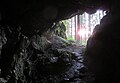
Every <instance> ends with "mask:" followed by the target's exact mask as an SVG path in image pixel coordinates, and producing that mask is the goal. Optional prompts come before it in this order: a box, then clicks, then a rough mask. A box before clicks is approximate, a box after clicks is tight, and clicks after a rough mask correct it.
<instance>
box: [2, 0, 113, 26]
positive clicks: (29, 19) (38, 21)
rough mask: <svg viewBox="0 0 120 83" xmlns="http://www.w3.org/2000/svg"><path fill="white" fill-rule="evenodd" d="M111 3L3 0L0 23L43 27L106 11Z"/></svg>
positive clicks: (101, 1)
mask: <svg viewBox="0 0 120 83" xmlns="http://www.w3.org/2000/svg"><path fill="white" fill-rule="evenodd" d="M111 3H112V0H3V1H0V14H1V19H0V21H1V23H3V24H4V23H5V24H14V25H17V24H18V25H19V24H20V25H21V24H22V25H38V26H42V27H43V26H44V25H46V23H53V22H57V21H60V20H62V19H67V18H69V17H72V16H74V15H76V14H82V13H84V12H87V13H90V14H91V13H94V12H95V11H96V10H97V9H103V10H106V9H108V8H109V7H110V5H111Z"/></svg>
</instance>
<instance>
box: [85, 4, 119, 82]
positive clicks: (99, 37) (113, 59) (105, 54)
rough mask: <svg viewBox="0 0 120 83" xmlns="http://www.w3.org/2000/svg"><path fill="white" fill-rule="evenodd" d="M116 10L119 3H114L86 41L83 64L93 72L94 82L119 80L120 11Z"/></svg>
mask: <svg viewBox="0 0 120 83" xmlns="http://www.w3.org/2000/svg"><path fill="white" fill-rule="evenodd" d="M118 11H119V5H118V4H114V6H113V7H112V8H111V9H110V10H109V12H107V15H106V16H104V17H103V19H102V20H101V22H100V25H97V27H96V28H95V31H94V33H93V35H92V36H91V37H90V38H89V39H88V42H87V47H86V52H85V56H84V57H85V58H84V59H85V64H87V66H88V68H89V69H90V71H92V72H94V73H95V78H96V83H107V82H109V83H118V82H120V80H119V77H120V71H119V70H120V67H119V66H120V60H119V58H120V52H119V47H120V27H119V26H120V25H119V22H120V13H119V12H118Z"/></svg>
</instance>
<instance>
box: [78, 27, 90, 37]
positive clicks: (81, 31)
mask: <svg viewBox="0 0 120 83" xmlns="http://www.w3.org/2000/svg"><path fill="white" fill-rule="evenodd" d="M89 33H90V31H88V30H85V29H81V30H80V31H78V34H79V36H80V37H82V38H85V37H86V36H88V34H89Z"/></svg>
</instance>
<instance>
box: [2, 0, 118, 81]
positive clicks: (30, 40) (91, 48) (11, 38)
mask: <svg viewBox="0 0 120 83" xmlns="http://www.w3.org/2000/svg"><path fill="white" fill-rule="evenodd" d="M13 1H14V0H13ZM87 1H89V0H87ZM100 1H101V0H99V1H98V3H96V1H95V2H94V0H93V2H94V3H86V1H85V2H84V1H82V0H81V3H84V4H85V3H86V4H85V5H83V4H81V3H80V2H79V1H77V0H76V1H75V2H74V1H70V2H69V3H68V5H66V6H65V5H63V2H61V1H60V3H59V4H58V3H56V4H57V5H54V6H52V7H50V8H53V9H54V7H57V11H59V12H58V15H57V16H56V17H55V18H54V19H45V18H44V17H43V12H44V9H46V8H47V7H46V6H47V5H48V4H50V3H48V4H46V2H44V4H46V5H45V6H44V4H41V5H40V6H38V4H40V2H38V3H36V2H35V3H32V2H29V3H30V5H25V4H23V7H22V8H21V6H20V5H21V4H22V2H21V3H18V2H17V5H16V4H15V3H14V4H13V5H11V4H12V2H10V3H11V4H7V3H5V2H4V4H1V5H0V7H1V8H0V11H1V12H2V13H1V12H0V23H1V25H0V82H3V83H107V82H109V83H118V82H120V80H119V77H120V71H119V70H120V68H119V66H120V62H119V56H120V53H119V46H120V37H119V35H120V31H119V21H120V16H119V15H120V13H119V9H120V7H119V1H118V2H117V0H116V2H114V3H112V4H110V5H109V3H108V4H107V5H109V8H108V13H107V15H106V16H104V17H103V19H102V20H101V23H100V25H99V26H98V29H96V30H95V32H94V34H93V35H92V36H91V37H90V38H89V40H88V43H87V46H86V48H85V47H83V46H78V45H76V44H75V42H70V41H67V40H65V39H63V38H61V37H59V36H57V35H55V34H52V33H51V32H50V33H49V29H51V28H54V22H55V23H56V22H57V21H58V20H61V19H64V18H68V17H67V16H68V15H71V14H72V13H73V12H74V14H76V9H77V8H79V7H80V8H81V11H80V12H82V13H83V12H84V11H88V12H89V13H91V12H93V11H92V9H93V10H94V11H95V10H96V9H97V8H98V7H99V6H100V5H101V4H100V3H99V2H100ZM33 2H34V1H33ZM65 2H66V3H67V1H65ZM103 2H104V1H102V3H103ZM26 3H27V2H26ZM95 3H96V5H95ZM73 4H74V5H73ZM93 4H94V5H93ZM6 5H8V7H9V6H10V5H11V6H10V8H7V7H6ZM31 5H33V6H31ZM79 5H80V6H79ZM86 5H88V6H86ZM104 5H106V4H103V7H104ZM30 6H31V7H33V8H31V7H30ZM73 6H74V7H73ZM97 6H98V7H97ZM72 7H73V8H72ZM96 7H97V8H96ZM2 8H3V9H2ZM29 8H30V9H29ZM68 8H71V10H69V9H68ZM9 9H10V10H11V9H12V10H11V11H10V10H9ZM18 9H20V10H18ZM23 9H25V11H22V10H23ZM38 10H40V12H39V11H38ZM54 10H55V11H56V8H55V9H54ZM82 10H83V11H82ZM90 10H91V12H90ZM7 11H8V13H6V12H7ZM14 11H15V12H14ZM33 11H34V12H33ZM41 11H42V12H41ZM45 12H47V13H49V8H48V9H47V10H46V11H45ZM65 12H67V13H65ZM80 12H79V13H80ZM53 13H54V11H53V12H52V13H51V15H53V17H54V14H53ZM56 14H57V13H56ZM39 16H40V18H39ZM47 16H48V14H47ZM49 18H51V17H49ZM47 31H48V33H47V35H46V32H47ZM83 60H84V64H83Z"/></svg>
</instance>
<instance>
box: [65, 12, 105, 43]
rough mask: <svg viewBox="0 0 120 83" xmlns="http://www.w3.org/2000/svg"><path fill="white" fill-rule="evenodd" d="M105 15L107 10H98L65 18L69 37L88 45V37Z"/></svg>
mask: <svg viewBox="0 0 120 83" xmlns="http://www.w3.org/2000/svg"><path fill="white" fill-rule="evenodd" d="M104 15H106V14H105V11H102V10H97V11H96V13H94V14H88V13H86V12H85V13H84V14H82V15H76V16H74V17H72V18H70V19H68V20H65V21H64V23H66V27H67V29H66V34H67V38H68V39H73V40H77V41H78V42H80V44H82V45H83V44H84V45H86V43H87V40H88V38H89V37H90V35H92V32H93V29H94V28H95V26H96V25H97V24H100V20H101V19H102V18H103V16H104ZM78 36H79V37H80V38H79V37H78Z"/></svg>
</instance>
